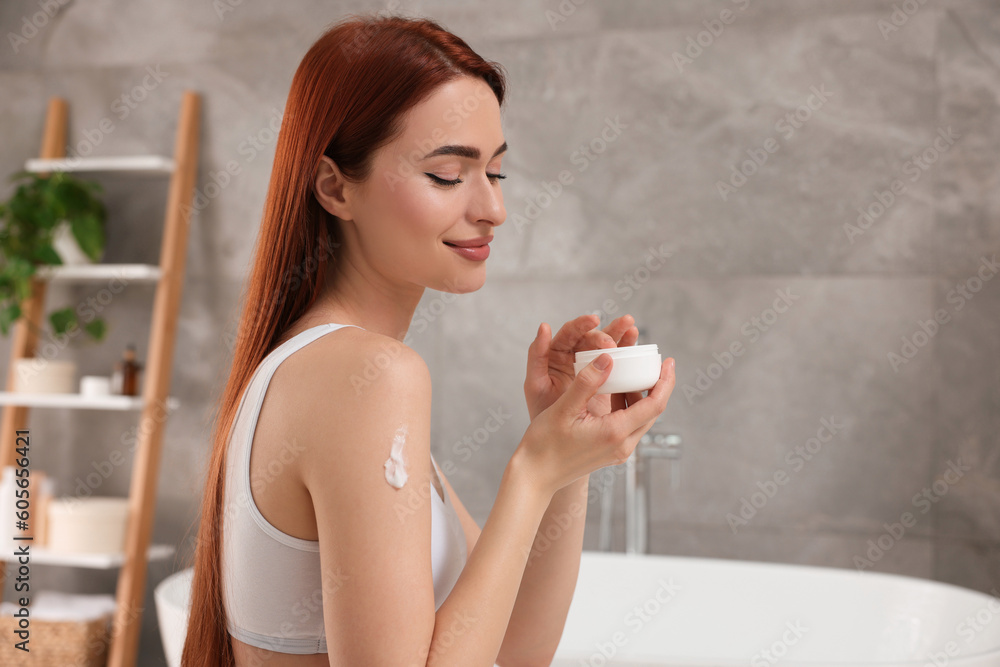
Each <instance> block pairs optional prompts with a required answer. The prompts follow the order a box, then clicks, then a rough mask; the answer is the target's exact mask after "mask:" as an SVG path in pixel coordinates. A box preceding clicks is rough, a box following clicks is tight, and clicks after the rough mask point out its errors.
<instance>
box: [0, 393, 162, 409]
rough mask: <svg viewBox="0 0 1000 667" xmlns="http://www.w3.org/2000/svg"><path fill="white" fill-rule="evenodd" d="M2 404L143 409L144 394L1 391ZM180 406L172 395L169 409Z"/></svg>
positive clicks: (37, 406)
mask: <svg viewBox="0 0 1000 667" xmlns="http://www.w3.org/2000/svg"><path fill="white" fill-rule="evenodd" d="M0 405H24V406H28V407H33V408H72V409H74V410H141V409H142V406H143V401H142V396H122V395H120V394H112V395H110V396H84V395H83V394H71V393H64V394H56V393H48V394H46V393H29V392H22V391H0ZM178 407H180V401H179V400H178V399H177V398H175V397H173V396H170V397H169V398H167V409H168V410H169V411H171V412H173V411H174V410H176V409H177V408H178Z"/></svg>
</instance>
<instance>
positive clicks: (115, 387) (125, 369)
mask: <svg viewBox="0 0 1000 667" xmlns="http://www.w3.org/2000/svg"><path fill="white" fill-rule="evenodd" d="M140 370H142V364H140V363H139V362H137V361H136V360H135V345H133V344H132V343H129V344H128V345H127V346H126V347H125V353H124V355H122V359H121V361H119V362H117V363H116V364H115V369H114V373H113V375H112V376H111V385H112V391H113V392H114V393H116V394H121V395H122V396H137V395H138V394H139V371H140Z"/></svg>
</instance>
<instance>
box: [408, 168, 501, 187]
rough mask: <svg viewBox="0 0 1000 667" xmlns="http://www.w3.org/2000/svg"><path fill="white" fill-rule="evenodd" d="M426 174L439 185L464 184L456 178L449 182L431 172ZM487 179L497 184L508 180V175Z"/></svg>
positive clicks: (489, 176)
mask: <svg viewBox="0 0 1000 667" xmlns="http://www.w3.org/2000/svg"><path fill="white" fill-rule="evenodd" d="M424 173H425V174H427V176H428V177H430V179H431V180H432V181H433V182H435V183H437V184H438V185H444V186H446V187H451V186H455V185H458V184H459V183H462V182H464V181H462V179H460V178H456V179H454V180H448V179H446V178H441V177H440V176H436V175H435V174H431V173H429V172H424ZM486 177H487V178H489V179H490V182H492V183H496V182H498V181H499V180H500V179H501V178H507V175H506V174H486Z"/></svg>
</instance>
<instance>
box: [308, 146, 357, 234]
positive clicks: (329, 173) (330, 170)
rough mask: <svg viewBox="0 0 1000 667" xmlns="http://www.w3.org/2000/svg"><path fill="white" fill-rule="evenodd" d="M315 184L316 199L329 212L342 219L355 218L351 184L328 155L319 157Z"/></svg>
mask: <svg viewBox="0 0 1000 667" xmlns="http://www.w3.org/2000/svg"><path fill="white" fill-rule="evenodd" d="M314 186H315V187H314V191H315V194H316V200H317V201H318V202H319V204H320V206H322V207H323V208H324V209H326V210H327V212H329V213H331V214H333V215H335V216H337V217H338V218H339V219H341V220H352V219H353V218H352V215H351V207H350V197H349V194H350V193H351V188H350V186H351V184H350V183H348V182H347V181H346V180H345V179H344V175H343V174H342V173H340V169H339V168H338V167H337V164H336V163H335V162H334V161H333V160H331V159H330V158H329V157H327V156H326V155H321V156H320V158H319V164H318V165H317V167H316V180H315V182H314Z"/></svg>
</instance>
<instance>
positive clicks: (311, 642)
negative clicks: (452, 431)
mask: <svg viewBox="0 0 1000 667" xmlns="http://www.w3.org/2000/svg"><path fill="white" fill-rule="evenodd" d="M345 326H356V325H353V324H333V323H328V324H320V325H318V326H315V327H312V328H310V329H306V330H305V331H303V332H301V333H299V334H297V335H295V336H293V337H292V338H290V339H289V340H287V341H285V342H284V343H282V344H281V345H279V346H278V347H276V348H275V349H274V350H272V351H271V353H270V354H268V355H267V356H266V357H265V358H264V359H263V361H261V363H260V365H259V366H258V367H257V370H256V371H254V375H253V376H252V377H251V379H250V382H249V383H248V385H247V389H246V391H245V392H244V394H243V397H242V398H241V399H240V405H239V407H238V408H237V412H236V418H235V419H234V421H233V428H232V430H231V431H230V441H229V449H228V452H227V454H226V472H225V475H226V482H225V485H226V486H225V497H224V501H223V507H224V508H225V509H224V515H223V521H222V523H223V549H222V587H223V600H224V604H225V609H226V618H227V622H228V627H229V632H230V634H232V635H233V636H234V637H235V638H236V639H239V640H240V641H242V642H246V643H247V644H251V645H253V646H258V647H260V648H265V649H270V650H272V651H280V652H282V653H327V652H328V651H327V648H326V632H325V629H324V625H323V595H322V591H323V582H322V577H321V575H320V560H319V542H318V541H316V540H304V539H302V538H299V537H294V536H292V535H289V534H287V533H284V532H282V531H280V530H278V529H277V528H276V527H275V526H273V525H272V524H271V523H269V522H268V521H267V519H265V518H264V515H263V514H261V513H260V510H259V509H258V508H257V505H256V504H255V503H254V500H253V495H252V494H251V492H250V449H251V448H250V445H251V444H252V442H253V435H254V430H255V428H256V425H257V417H258V416H259V415H260V407H261V405H262V404H263V402H264V393H265V392H266V391H267V385H268V383H269V382H270V380H271V376H272V375H274V371H275V370H276V369H277V368H278V365H279V364H280V363H281V362H282V361H284V360H285V359H287V358H288V356H289V355H291V354H292V353H293V352H295V351H296V350H299V349H301V348H302V347H304V346H306V345H308V344H309V343H311V342H312V341H314V340H316V339H317V338H319V337H320V336H323V335H325V334H328V333H330V332H331V331H336V330H337V329H340V328H342V327H345ZM357 328H359V329H360V328H361V327H357ZM431 461H434V457H433V456H431ZM434 467H435V468H437V469H438V471H439V475H438V476H439V477H440V468H438V466H437V462H436V461H434ZM430 486H431V496H433V500H432V501H431V535H432V537H431V563H432V569H433V576H434V608H435V610H436V609H438V608H439V607H440V606H441V605H442V604H443V603H444V601H445V598H447V597H448V594H449V593H450V592H451V589H452V587H453V586H454V585H455V581H456V580H458V576H459V575H460V574H461V573H462V568H464V567H465V562H466V559H467V553H466V551H467V549H466V545H465V533H464V531H463V529H462V524H461V523H460V522H459V519H458V514H457V513H456V512H455V508H454V506H453V505H452V503H451V499H450V496H449V494H448V490H447V489H444V488H443V487H442V488H443V490H444V496H445V497H444V500H442V499H441V496H440V495H438V492H437V489H436V488H435V487H434V485H433V483H431V484H430Z"/></svg>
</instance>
